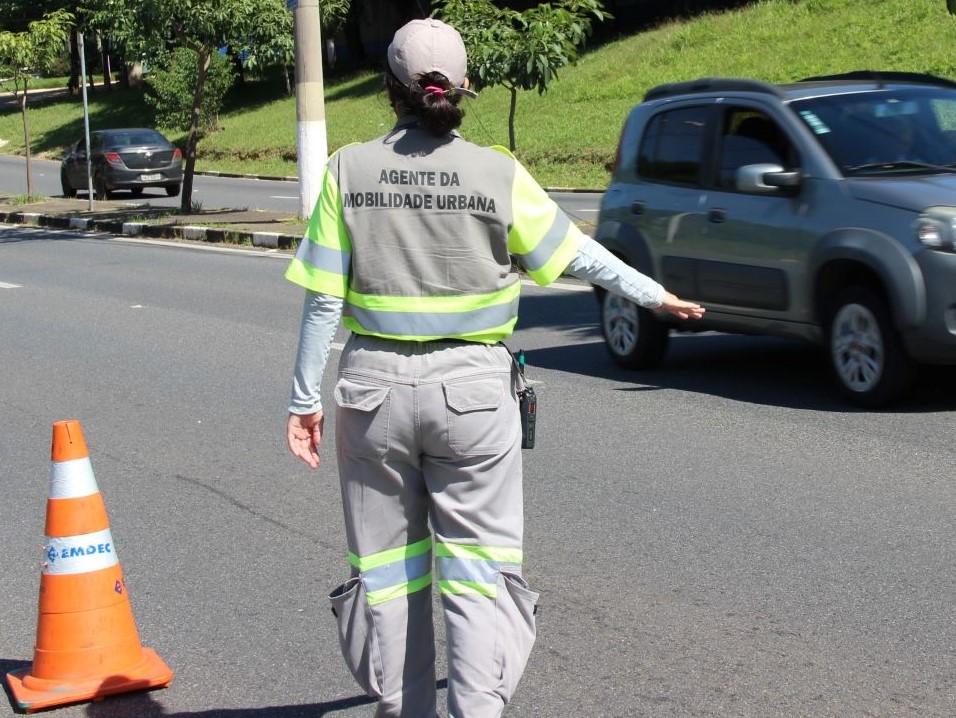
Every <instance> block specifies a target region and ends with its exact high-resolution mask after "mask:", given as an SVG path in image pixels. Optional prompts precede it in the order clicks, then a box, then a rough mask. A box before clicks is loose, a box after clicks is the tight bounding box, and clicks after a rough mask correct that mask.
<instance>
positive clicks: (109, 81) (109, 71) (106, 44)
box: [100, 37, 113, 90]
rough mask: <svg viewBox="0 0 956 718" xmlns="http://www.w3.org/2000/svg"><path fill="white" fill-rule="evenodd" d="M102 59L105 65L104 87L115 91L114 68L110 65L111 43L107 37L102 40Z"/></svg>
mask: <svg viewBox="0 0 956 718" xmlns="http://www.w3.org/2000/svg"><path fill="white" fill-rule="evenodd" d="M100 48H101V51H100V57H101V60H102V63H103V87H105V88H106V89H107V90H112V89H113V66H112V65H111V64H110V41H109V38H107V37H101V38H100Z"/></svg>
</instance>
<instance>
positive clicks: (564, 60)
mask: <svg viewBox="0 0 956 718" xmlns="http://www.w3.org/2000/svg"><path fill="white" fill-rule="evenodd" d="M435 5H436V6H437V8H436V10H435V13H434V14H435V15H437V16H438V17H439V18H440V19H441V20H443V21H445V22H447V23H448V24H449V25H452V26H454V27H455V28H456V29H457V30H458V31H459V32H460V33H461V36H462V39H463V40H464V42H465V48H466V49H467V51H468V70H469V72H468V77H469V80H470V81H471V83H472V88H473V89H475V90H476V91H477V90H481V89H483V88H485V87H493V86H495V85H501V86H502V87H506V88H508V90H509V91H510V92H511V105H510V108H509V112H508V142H509V147H510V148H511V150H512V152H513V151H514V149H515V111H516V108H517V103H518V91H519V90H537V91H538V93H539V94H544V92H545V91H546V90H547V89H548V84H549V83H550V82H551V81H552V80H557V79H558V70H559V69H560V68H562V67H564V66H565V65H570V64H574V62H575V61H577V58H578V53H579V50H580V48H581V47H582V46H583V45H584V41H585V40H586V39H587V37H588V35H590V34H591V23H592V22H593V20H598V21H603V20H605V19H607V18H610V17H611V16H610V15H609V14H608V13H606V12H605V11H604V6H603V5H602V4H601V2H600V1H599V0H559V1H558V2H555V3H541V4H539V5H536V6H534V7H531V8H529V9H528V10H525V11H524V12H518V11H516V10H511V9H509V8H499V7H497V6H496V5H495V4H494V3H493V2H492V0H437V1H436V2H435Z"/></svg>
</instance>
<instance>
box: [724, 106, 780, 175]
mask: <svg viewBox="0 0 956 718" xmlns="http://www.w3.org/2000/svg"><path fill="white" fill-rule="evenodd" d="M718 153H719V154H718V161H717V166H716V174H717V176H716V179H715V184H716V185H717V186H718V187H720V188H722V189H734V187H735V186H736V179H737V170H738V169H740V168H741V167H744V166H745V165H753V164H773V165H779V166H781V167H783V168H784V169H793V168H794V167H796V166H798V165H799V160H798V157H797V152H796V149H795V148H794V146H793V143H791V142H790V140H789V139H788V138H787V135H786V134H785V133H784V131H783V130H782V129H781V128H780V126H779V125H778V124H777V123H776V122H775V121H774V120H773V119H772V118H771V117H769V116H768V115H766V114H765V113H763V112H761V111H760V110H757V109H754V108H750V107H731V108H728V109H727V110H726V111H725V112H724V118H723V123H722V131H721V136H720V140H719V142H718Z"/></svg>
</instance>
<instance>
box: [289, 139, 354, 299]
mask: <svg viewBox="0 0 956 718" xmlns="http://www.w3.org/2000/svg"><path fill="white" fill-rule="evenodd" d="M336 159H337V157H335V156H334V155H333V157H332V158H331V159H330V160H329V164H328V165H326V170H325V175H324V177H323V179H322V191H321V192H320V193H319V197H318V199H317V200H316V202H315V208H314V209H313V210H312V216H311V217H310V218H309V224H308V226H307V228H306V231H305V237H304V238H303V239H302V242H314V243H315V244H317V245H319V247H320V248H328V249H330V250H333V251H335V252H340V253H343V254H348V253H350V252H351V251H352V240H351V238H350V237H349V233H348V229H347V228H346V227H345V223H344V222H343V221H342V199H341V196H340V194H339V186H338V183H337V182H336V180H335V177H334V176H333V174H332V171H331V169H330V167H331V165H332V163H333V162H334V161H335V160H336ZM300 249H301V250H302V251H297V252H296V256H295V258H293V260H292V261H291V262H290V264H289V267H288V269H287V270H286V273H285V276H286V279H288V280H289V281H290V282H294V283H296V284H299V285H301V286H303V287H305V288H306V289H311V290H312V291H314V292H322V293H323V294H331V295H332V296H336V297H344V296H345V294H346V292H347V291H348V275H347V274H339V273H338V272H330V271H328V266H326V268H325V269H322V268H320V267H317V266H314V265H312V264H310V263H309V262H308V261H305V260H306V259H307V258H309V257H311V256H315V255H320V254H321V249H320V250H319V251H318V252H317V251H315V250H316V248H315V247H310V246H308V245H307V246H305V247H300Z"/></svg>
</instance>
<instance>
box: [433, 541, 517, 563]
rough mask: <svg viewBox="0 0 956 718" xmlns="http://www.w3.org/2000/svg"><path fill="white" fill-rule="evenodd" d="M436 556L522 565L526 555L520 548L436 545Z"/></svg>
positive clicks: (456, 544)
mask: <svg viewBox="0 0 956 718" xmlns="http://www.w3.org/2000/svg"><path fill="white" fill-rule="evenodd" d="M435 555H436V556H442V557H451V558H470V559H478V560H480V561H497V562H498V563H521V561H522V559H523V557H524V554H523V552H522V550H521V549H520V548H500V547H496V546H471V545H468V544H460V543H436V544H435Z"/></svg>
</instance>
